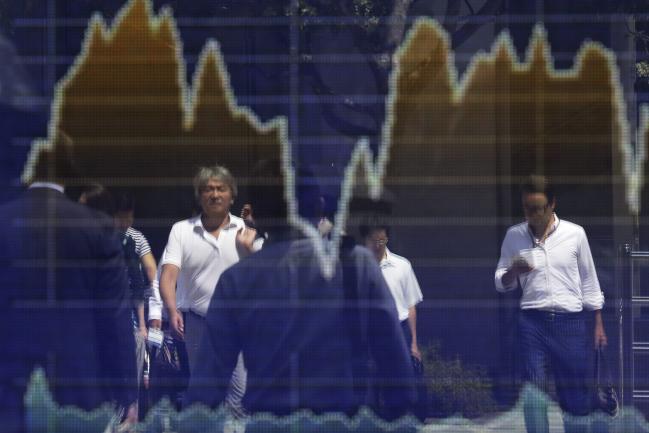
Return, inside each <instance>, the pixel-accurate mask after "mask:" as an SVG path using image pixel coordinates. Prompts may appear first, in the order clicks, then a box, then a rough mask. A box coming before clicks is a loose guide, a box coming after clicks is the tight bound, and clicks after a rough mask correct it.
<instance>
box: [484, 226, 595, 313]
mask: <svg viewBox="0 0 649 433" xmlns="http://www.w3.org/2000/svg"><path fill="white" fill-rule="evenodd" d="M518 255H524V256H527V257H530V258H531V260H532V261H533V262H534V263H533V268H534V269H533V270H532V271H530V272H528V273H526V274H522V275H520V277H519V280H520V283H521V288H522V289H523V297H522V298H521V302H520V306H521V308H522V309H538V310H544V311H553V312H573V313H576V312H579V311H581V310H582V309H584V308H585V309H586V310H599V309H601V308H602V306H603V305H604V295H603V294H602V291H601V289H600V287H599V280H598V279H597V272H596V271H595V263H594V262H593V256H592V254H591V252H590V246H589V245H588V239H587V238H586V232H585V231H584V229H583V228H582V227H581V226H579V225H577V224H574V223H571V222H569V221H566V220H559V218H558V217H557V216H556V214H555V215H554V222H553V228H552V231H551V232H550V235H549V236H548V237H547V238H546V240H545V242H543V243H540V242H539V240H538V239H535V238H534V236H533V235H532V231H531V229H530V228H529V226H528V223H527V222H524V223H521V224H518V225H515V226H512V227H510V228H509V229H508V230H507V234H506V235H505V239H504V240H503V244H502V248H501V251H500V260H499V261H498V266H497V268H496V274H495V282H496V289H497V290H498V291H500V292H505V291H508V290H513V289H515V288H516V287H517V285H518V284H517V282H516V281H514V282H512V284H510V285H509V286H504V285H503V282H502V278H503V275H505V273H506V272H507V269H508V268H509V266H511V263H512V260H513V259H514V258H515V257H516V256H518Z"/></svg>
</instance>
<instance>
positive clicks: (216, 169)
mask: <svg viewBox="0 0 649 433" xmlns="http://www.w3.org/2000/svg"><path fill="white" fill-rule="evenodd" d="M212 178H216V179H218V180H220V181H221V182H223V183H225V184H226V185H227V186H229V187H230V191H232V198H236V196H237V182H236V180H234V176H232V174H231V173H230V170H228V169H227V168H225V167H223V166H222V165H213V166H210V167H200V168H199V169H198V171H197V172H196V176H194V196H195V197H196V199H197V200H198V199H199V197H200V196H201V188H202V187H204V186H205V185H207V182H209V181H210V179H212Z"/></svg>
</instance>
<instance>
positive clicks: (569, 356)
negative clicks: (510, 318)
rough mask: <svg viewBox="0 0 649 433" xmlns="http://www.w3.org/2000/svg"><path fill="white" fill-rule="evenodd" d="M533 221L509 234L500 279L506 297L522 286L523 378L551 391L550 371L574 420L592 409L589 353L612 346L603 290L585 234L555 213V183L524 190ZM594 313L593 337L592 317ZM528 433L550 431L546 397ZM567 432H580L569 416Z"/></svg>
mask: <svg viewBox="0 0 649 433" xmlns="http://www.w3.org/2000/svg"><path fill="white" fill-rule="evenodd" d="M521 190H522V196H521V198H522V204H523V210H524V212H525V219H526V221H525V222H523V223H520V224H517V225H515V226H512V227H510V228H509V229H508V230H507V234H506V235H505V239H504V241H503V244H502V248H501V253H500V260H499V261H498V266H497V269H496V274H495V283H496V289H497V290H498V291H500V292H505V291H508V290H513V289H516V288H517V287H519V286H520V287H521V289H522V291H523V295H522V298H521V301H520V307H521V310H522V311H521V314H520V315H519V342H520V355H521V359H522V372H523V379H524V380H525V381H526V382H527V383H531V384H533V385H535V386H537V387H539V388H540V389H541V390H543V391H545V392H547V390H548V387H547V374H546V371H547V368H548V366H551V368H552V371H553V373H554V379H555V384H556V388H557V394H558V397H559V404H560V405H561V408H562V409H563V410H564V411H566V412H568V413H570V414H572V415H585V414H587V413H588V412H589V410H590V398H589V397H590V395H589V391H588V386H587V372H588V360H589V356H588V355H589V352H590V350H591V346H592V344H589V341H592V343H593V344H594V345H595V347H600V346H604V345H606V333H605V332H604V325H603V323H602V315H601V309H602V306H603V305H604V296H603V294H602V291H601V290H600V287H599V281H598V279H597V273H596V271H595V265H594V263H593V257H592V255H591V252H590V247H589V245H588V239H587V237H586V233H585V231H584V229H583V228H582V227H580V226H578V225H577V224H573V223H571V222H568V221H565V220H560V219H559V217H558V216H557V215H556V213H555V212H554V209H555V207H556V199H555V195H554V190H553V188H552V185H551V184H550V183H549V182H548V180H547V179H546V178H545V177H543V176H538V175H532V176H529V177H528V178H527V179H526V180H525V181H524V182H523V184H522V186H521ZM584 310H587V311H593V312H594V313H593V314H594V324H595V329H594V333H593V337H592V340H590V338H589V337H588V331H587V329H586V323H587V321H586V318H587V317H586V313H585V311H584ZM524 411H525V425H526V428H527V431H528V432H547V431H548V430H549V425H548V418H547V408H546V407H545V406H544V405H543V404H542V402H540V401H538V400H527V401H526V402H525V405H524ZM564 424H565V427H566V431H573V430H572V429H573V428H574V426H571V425H570V423H569V420H568V419H565V420H564Z"/></svg>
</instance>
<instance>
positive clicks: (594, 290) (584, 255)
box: [577, 230, 604, 311]
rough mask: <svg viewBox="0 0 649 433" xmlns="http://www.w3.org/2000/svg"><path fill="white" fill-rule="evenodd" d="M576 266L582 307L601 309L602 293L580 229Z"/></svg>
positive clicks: (591, 309)
mask: <svg viewBox="0 0 649 433" xmlns="http://www.w3.org/2000/svg"><path fill="white" fill-rule="evenodd" d="M577 266H578V267H579V278H580V279H581V295H582V297H583V303H584V308H585V309H586V310H589V311H593V310H601V309H602V307H603V306H604V295H603V294H602V289H600V287H599V280H598V279H597V271H596V270H595V262H594V261H593V255H592V254H591V252H590V246H589V245H588V238H587V237H586V232H585V231H583V230H582V231H581V236H580V242H579V247H578V250H577Z"/></svg>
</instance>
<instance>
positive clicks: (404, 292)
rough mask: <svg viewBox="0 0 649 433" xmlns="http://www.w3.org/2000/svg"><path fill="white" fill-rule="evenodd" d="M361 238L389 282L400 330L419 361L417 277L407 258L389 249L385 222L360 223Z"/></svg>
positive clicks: (419, 292) (420, 296) (421, 296)
mask: <svg viewBox="0 0 649 433" xmlns="http://www.w3.org/2000/svg"><path fill="white" fill-rule="evenodd" d="M360 232H361V237H362V238H363V240H364V243H365V247H367V249H369V250H370V251H371V252H372V253H373V254H374V257H375V258H376V261H377V262H378V263H379V265H380V267H381V272H382V273H383V278H385V281H386V282H387V283H388V287H389V288H390V292H391V293H392V297H393V298H394V302H395V304H396V305H397V313H398V314H399V321H400V322H401V328H402V329H403V333H404V336H405V338H406V342H407V343H408V347H409V348H410V353H411V355H412V356H413V357H414V358H415V359H416V360H417V361H419V362H421V353H420V352H419V346H418V344H417V310H416V305H417V304H418V303H420V302H421V301H422V300H423V295H422V293H421V289H420V288H419V283H418V282H417V277H415V273H414V271H413V270H412V265H411V264H410V261H408V259H406V258H404V257H401V256H399V255H397V254H394V253H393V252H392V251H390V250H388V234H389V232H390V229H389V227H387V226H385V225H376V226H361V227H360Z"/></svg>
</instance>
